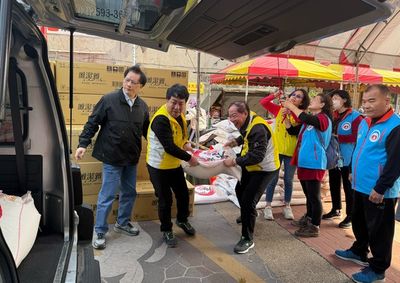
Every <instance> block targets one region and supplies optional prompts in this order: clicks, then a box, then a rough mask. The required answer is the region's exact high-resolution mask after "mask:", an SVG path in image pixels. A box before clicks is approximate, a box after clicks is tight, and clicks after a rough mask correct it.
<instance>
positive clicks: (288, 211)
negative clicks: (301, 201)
mask: <svg viewBox="0 0 400 283" xmlns="http://www.w3.org/2000/svg"><path fill="white" fill-rule="evenodd" d="M283 217H285V219H287V220H293V219H294V216H293V212H292V208H291V207H290V206H286V207H284V208H283Z"/></svg>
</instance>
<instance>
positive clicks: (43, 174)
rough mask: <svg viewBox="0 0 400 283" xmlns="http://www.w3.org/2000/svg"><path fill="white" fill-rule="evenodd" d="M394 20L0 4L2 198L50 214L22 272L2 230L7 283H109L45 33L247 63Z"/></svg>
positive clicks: (302, 8) (177, 5) (153, 2)
mask: <svg viewBox="0 0 400 283" xmlns="http://www.w3.org/2000/svg"><path fill="white" fill-rule="evenodd" d="M391 13H392V9H391V7H390V5H389V4H386V3H385V1H378V0H335V1H327V0H290V1H288V0H274V1H272V0H202V1H195V0H186V1H185V0H25V1H22V0H20V1H16V0H0V35H1V40H0V189H1V190H3V192H5V193H7V194H11V195H18V196H21V195H23V194H24V193H26V191H27V190H28V189H29V190H30V191H32V195H33V198H34V201H35V206H36V208H37V210H38V211H39V213H40V214H41V215H42V218H41V223H40V232H39V233H38V235H37V238H36V242H35V245H34V246H33V249H32V250H31V252H30V253H29V254H28V256H27V257H26V258H25V259H24V261H23V262H22V264H21V265H20V266H19V268H18V269H17V268H16V267H15V263H14V261H13V258H12V256H11V255H10V252H9V249H8V248H7V245H6V243H5V241H4V238H3V237H2V235H1V231H0V282H77V281H78V282H100V272H99V265H98V263H97V262H96V261H95V260H94V257H93V251H92V248H91V246H90V240H91V231H92V229H93V215H92V213H91V212H90V211H89V210H87V209H85V208H84V207H82V205H81V204H82V190H81V184H80V178H79V171H78V170H76V169H73V168H71V161H70V150H71V149H70V148H69V146H68V142H67V140H68V139H67V132H66V128H65V123H64V117H63V114H62V111H61V106H60V101H59V99H58V96H57V89H56V86H55V83H54V78H53V75H52V73H51V70H50V64H49V60H48V56H47V46H46V40H45V39H44V37H43V35H42V34H41V32H40V30H39V29H38V25H44V26H51V27H57V28H62V29H67V30H71V33H72V32H73V31H79V32H83V33H88V34H92V35H97V36H102V37H107V38H112V39H116V40H121V41H126V42H131V43H135V44H137V45H141V46H146V47H150V48H154V49H159V50H164V51H166V50H167V49H168V46H169V45H170V44H177V45H181V46H185V47H188V48H193V49H197V50H200V51H203V52H207V53H211V54H214V55H216V56H219V57H223V58H226V59H235V58H242V59H243V58H248V56H249V55H250V56H255V55H257V54H263V53H268V52H283V51H285V50H288V49H290V48H292V47H293V46H294V45H296V44H300V43H306V42H310V41H312V40H316V39H318V38H322V37H326V36H329V35H333V34H336V33H340V32H344V31H347V30H350V29H353V28H356V27H359V26H362V25H366V24H370V23H373V22H376V21H379V20H383V19H385V18H387V17H388V16H390V14H391ZM71 38H72V37H71ZM71 42H72V41H71ZM71 59H73V57H71ZM70 65H72V64H70ZM121 80H122V78H121ZM71 83H73V82H72V81H71ZM70 89H72V87H70ZM71 97H72V93H71ZM11 105H14V106H11ZM72 150H73V151H74V150H75V149H72ZM74 177H75V179H74ZM78 223H79V224H78ZM32 233H36V231H32Z"/></svg>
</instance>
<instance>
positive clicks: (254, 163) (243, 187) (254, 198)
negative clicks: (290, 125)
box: [224, 101, 280, 254]
mask: <svg viewBox="0 0 400 283" xmlns="http://www.w3.org/2000/svg"><path fill="white" fill-rule="evenodd" d="M228 115H229V120H230V121H231V122H232V123H233V124H234V125H235V127H236V128H237V129H238V130H239V131H240V134H241V136H240V137H238V138H237V139H232V140H229V141H228V142H227V143H226V144H225V146H237V145H243V147H242V151H241V152H240V156H239V157H237V158H236V159H232V158H227V159H225V160H224V164H225V166H228V167H231V166H235V165H239V166H240V167H242V178H241V180H240V181H239V182H238V183H237V185H236V188H235V191H236V196H237V199H238V201H239V204H240V216H241V222H242V237H241V238H240V241H239V242H238V243H237V244H236V246H235V247H234V249H233V250H234V252H235V253H238V254H244V253H247V252H248V251H249V250H250V249H252V248H253V247H254V242H253V233H254V227H255V224H256V217H257V210H256V205H257V203H258V202H259V200H260V198H261V196H262V194H263V192H264V190H265V188H266V187H267V185H268V184H269V182H271V180H272V178H273V177H274V175H275V174H277V171H278V170H279V167H280V163H279V153H278V149H277V146H276V144H277V143H276V137H275V135H274V133H273V131H272V129H271V126H270V125H269V124H268V123H267V122H266V121H265V120H264V119H263V118H261V117H260V116H258V115H257V114H256V113H255V112H252V111H250V109H249V106H248V105H247V104H246V103H245V102H242V101H237V102H233V103H232V104H231V105H230V106H229V107H228Z"/></svg>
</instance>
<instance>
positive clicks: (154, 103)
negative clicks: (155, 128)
mask: <svg viewBox="0 0 400 283" xmlns="http://www.w3.org/2000/svg"><path fill="white" fill-rule="evenodd" d="M140 98H142V99H143V100H144V102H146V104H147V106H148V107H149V114H150V117H152V116H153V115H154V113H156V111H157V110H158V109H159V108H160V107H161V106H162V105H164V104H165V103H166V102H167V101H166V99H165V98H154V97H146V96H142V95H140Z"/></svg>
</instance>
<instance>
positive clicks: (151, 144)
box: [146, 104, 188, 169]
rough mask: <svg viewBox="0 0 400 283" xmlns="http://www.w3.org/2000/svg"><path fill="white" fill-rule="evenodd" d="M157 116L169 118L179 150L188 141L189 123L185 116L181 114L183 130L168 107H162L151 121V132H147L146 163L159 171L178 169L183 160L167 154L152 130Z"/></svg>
mask: <svg viewBox="0 0 400 283" xmlns="http://www.w3.org/2000/svg"><path fill="white" fill-rule="evenodd" d="M157 116H165V117H167V118H168V120H169V124H170V126H171V131H172V137H173V139H174V143H175V144H176V145H177V146H178V147H179V148H183V146H184V145H185V143H186V142H187V141H188V139H187V138H188V134H187V123H186V119H185V116H184V115H183V114H181V117H182V121H183V130H182V127H181V126H180V125H179V123H178V121H176V119H175V118H174V117H172V116H171V115H170V114H169V113H168V111H167V106H166V105H165V104H164V105H163V106H161V107H160V109H158V110H157V112H156V113H155V114H154V116H153V117H152V119H151V121H150V125H149V130H148V131H147V154H146V163H147V164H149V165H150V166H151V167H153V168H157V169H174V168H178V167H179V166H180V165H181V160H180V159H178V158H176V157H174V156H172V155H171V154H169V153H167V152H165V150H164V147H163V146H162V144H161V142H160V141H159V140H158V138H157V136H156V135H155V133H154V132H153V131H152V129H151V125H152V124H153V121H154V119H155V118H156V117H157Z"/></svg>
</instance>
